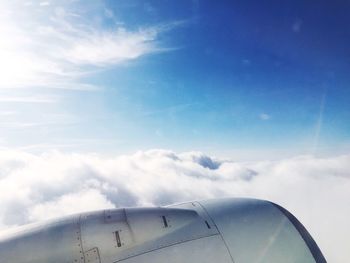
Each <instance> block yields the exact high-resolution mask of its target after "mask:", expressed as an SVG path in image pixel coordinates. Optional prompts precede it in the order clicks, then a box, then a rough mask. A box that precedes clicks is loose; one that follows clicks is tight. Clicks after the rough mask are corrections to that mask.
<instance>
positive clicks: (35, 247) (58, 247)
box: [0, 217, 84, 263]
mask: <svg viewBox="0 0 350 263" xmlns="http://www.w3.org/2000/svg"><path fill="white" fill-rule="evenodd" d="M0 256H1V258H0V262H1V263H14V262H16V263H57V262H62V263H84V255H83V252H82V248H81V240H80V228H79V220H78V217H67V218H63V219H58V220H55V221H47V222H43V223H40V224H34V225H29V226H26V227H25V228H22V229H20V230H18V231H17V232H16V233H14V234H12V235H9V236H7V237H2V238H1V240H0Z"/></svg>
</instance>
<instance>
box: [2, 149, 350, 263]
mask: <svg viewBox="0 0 350 263" xmlns="http://www.w3.org/2000/svg"><path fill="white" fill-rule="evenodd" d="M349 171H350V155H343V156H338V157H333V158H322V159H321V158H314V157H312V156H301V157H295V158H289V159H285V160H280V161H262V162H244V163H242V162H234V161H232V160H221V159H217V158H213V157H210V156H206V155H204V154H202V153H199V152H188V153H180V154H177V153H174V152H172V151H165V150H151V151H146V152H137V153H135V154H132V155H123V156H117V157H102V156H97V155H89V154H62V153H59V152H51V153H46V154H41V155H33V154H28V153H26V152H23V151H10V150H3V151H0V199H1V205H0V227H1V228H3V229H4V228H6V227H9V226H13V225H17V224H23V223H27V222H30V221H36V220H40V219H46V218H50V217H54V216H61V215H65V214H69V213H72V212H81V211H86V210H94V209H102V208H109V207H114V206H116V207H119V206H136V205H164V204H169V203H173V202H181V201H186V200H194V199H203V198H213V197H225V196H245V197H255V198H262V199H268V200H271V201H274V202H277V203H279V204H281V205H282V206H284V207H286V208H287V209H289V210H290V211H291V212H292V213H293V214H295V215H296V216H297V217H298V218H299V219H300V220H301V221H302V222H303V224H304V225H305V226H306V228H307V229H308V230H309V231H310V232H311V234H312V235H313V236H314V238H315V239H316V241H317V242H318V244H319V245H320V247H321V249H322V250H323V251H324V253H325V256H326V258H327V259H328V261H329V262H335V263H340V262H344V260H345V261H346V259H348V258H350V252H349V250H348V245H349V243H348V236H349V235H350V230H349V228H348V227H347V226H348V219H349V216H350V207H349V202H348V200H350V192H349V189H350V174H349ZM193 186H195V187H193ZM14 193H15V194H14ZM335 244H336V245H335Z"/></svg>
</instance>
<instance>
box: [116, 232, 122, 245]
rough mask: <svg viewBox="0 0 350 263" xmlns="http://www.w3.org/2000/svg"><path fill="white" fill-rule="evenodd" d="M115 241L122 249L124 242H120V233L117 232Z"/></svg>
mask: <svg viewBox="0 0 350 263" xmlns="http://www.w3.org/2000/svg"><path fill="white" fill-rule="evenodd" d="M114 233H115V240H116V241H117V246H118V247H121V246H122V242H121V241H120V235H119V231H115V232H114Z"/></svg>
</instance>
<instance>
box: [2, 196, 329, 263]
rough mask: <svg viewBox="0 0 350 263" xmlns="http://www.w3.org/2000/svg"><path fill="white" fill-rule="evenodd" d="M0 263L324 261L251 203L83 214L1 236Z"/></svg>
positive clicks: (271, 211)
mask: <svg viewBox="0 0 350 263" xmlns="http://www.w3.org/2000/svg"><path fill="white" fill-rule="evenodd" d="M0 262H1V263H115V262H122V263H141V262H142V263H158V262H159V263H160V262H162V263H163V262H167V263H186V262H188V263H193V262H201V263H209V262H210V263H212V262H220V263H233V262H234V263H253V262H259V263H274V262H276V263H277V262H278V263H279V262H284V263H311V262H316V263H323V262H326V260H325V259H324V257H323V255H322V253H321V251H320V250H319V248H318V247H317V245H316V243H315V241H314V240H313V239H312V237H311V236H310V234H309V233H308V232H307V231H306V229H305V228H304V227H303V226H302V225H301V223H300V222H299V221H298V220H297V219H296V218H295V217H294V216H293V215H292V214H290V213H289V212H288V211H286V210H285V209H283V208H282V207H280V206H278V205H276V204H273V203H271V202H268V201H261V200H255V199H213V200H207V201H200V202H189V203H183V204H179V205H173V206H168V207H160V208H125V209H113V210H104V211H98V212H90V213H83V214H80V215H75V216H70V217H66V218H62V219H58V220H52V221H48V222H45V223H40V224H33V225H28V226H25V227H22V228H20V229H18V230H16V231H15V232H12V233H11V234H4V235H2V236H0Z"/></svg>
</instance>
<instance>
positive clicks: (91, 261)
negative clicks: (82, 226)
mask: <svg viewBox="0 0 350 263" xmlns="http://www.w3.org/2000/svg"><path fill="white" fill-rule="evenodd" d="M84 258H85V263H101V260H100V254H99V252H98V248H97V247H94V248H92V249H90V250H88V251H85V253H84Z"/></svg>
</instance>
